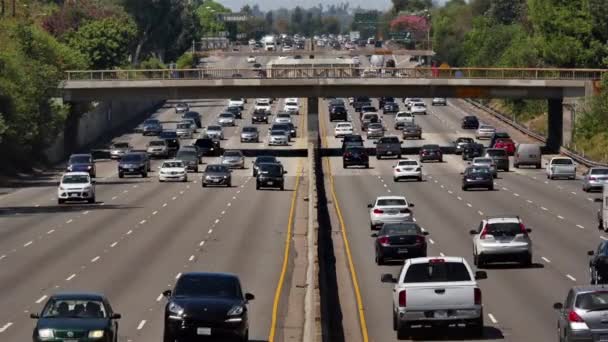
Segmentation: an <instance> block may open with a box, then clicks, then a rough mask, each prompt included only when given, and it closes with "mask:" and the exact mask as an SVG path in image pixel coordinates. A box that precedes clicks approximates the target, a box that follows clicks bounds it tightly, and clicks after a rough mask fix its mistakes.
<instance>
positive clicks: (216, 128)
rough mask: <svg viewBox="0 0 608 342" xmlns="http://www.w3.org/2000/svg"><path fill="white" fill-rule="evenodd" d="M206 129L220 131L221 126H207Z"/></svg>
mask: <svg viewBox="0 0 608 342" xmlns="http://www.w3.org/2000/svg"><path fill="white" fill-rule="evenodd" d="M207 130H208V131H221V130H222V127H220V126H207Z"/></svg>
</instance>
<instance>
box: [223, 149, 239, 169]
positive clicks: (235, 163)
mask: <svg viewBox="0 0 608 342" xmlns="http://www.w3.org/2000/svg"><path fill="white" fill-rule="evenodd" d="M221 164H222V165H224V166H227V167H229V168H231V169H235V168H239V169H244V168H245V156H244V155H243V152H241V151H239V150H227V151H224V154H223V155H222V159H221Z"/></svg>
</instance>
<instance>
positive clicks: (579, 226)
mask: <svg viewBox="0 0 608 342" xmlns="http://www.w3.org/2000/svg"><path fill="white" fill-rule="evenodd" d="M576 226H577V227H578V228H580V229H585V227H583V226H581V225H580V224H577V225H576Z"/></svg>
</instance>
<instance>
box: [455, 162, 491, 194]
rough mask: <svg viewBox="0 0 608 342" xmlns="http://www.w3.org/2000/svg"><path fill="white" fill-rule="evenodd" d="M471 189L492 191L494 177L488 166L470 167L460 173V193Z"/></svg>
mask: <svg viewBox="0 0 608 342" xmlns="http://www.w3.org/2000/svg"><path fill="white" fill-rule="evenodd" d="M471 188H485V189H488V190H494V176H493V175H492V170H491V169H490V167H488V165H472V166H469V167H467V168H466V169H465V170H464V172H463V173H462V191H467V190H469V189H471Z"/></svg>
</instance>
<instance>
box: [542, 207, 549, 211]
mask: <svg viewBox="0 0 608 342" xmlns="http://www.w3.org/2000/svg"><path fill="white" fill-rule="evenodd" d="M540 208H541V209H542V210H544V211H547V210H549V209H547V208H545V207H540Z"/></svg>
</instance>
